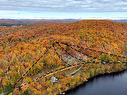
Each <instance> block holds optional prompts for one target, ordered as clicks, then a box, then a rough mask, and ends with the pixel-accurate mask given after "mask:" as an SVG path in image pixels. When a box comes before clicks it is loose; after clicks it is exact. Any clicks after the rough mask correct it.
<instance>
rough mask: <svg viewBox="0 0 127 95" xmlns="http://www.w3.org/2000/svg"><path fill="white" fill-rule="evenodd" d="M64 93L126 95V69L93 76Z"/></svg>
mask: <svg viewBox="0 0 127 95" xmlns="http://www.w3.org/2000/svg"><path fill="white" fill-rule="evenodd" d="M66 95H127V71H124V72H121V73H117V74H111V75H105V76H99V77H96V78H93V79H91V80H90V81H88V82H87V83H84V84H83V85H81V86H79V87H77V88H75V89H73V90H71V91H68V92H67V94H66Z"/></svg>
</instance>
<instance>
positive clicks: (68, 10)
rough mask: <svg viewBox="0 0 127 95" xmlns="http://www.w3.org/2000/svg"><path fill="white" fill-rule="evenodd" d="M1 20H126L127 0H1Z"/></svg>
mask: <svg viewBox="0 0 127 95" xmlns="http://www.w3.org/2000/svg"><path fill="white" fill-rule="evenodd" d="M0 18H16V19H17V18H18V19H31V18H33V19H40V18H42V19H45V18H47V19H65V18H66V19H71V18H76V19H90V18H100V19H126V18H127V0H0Z"/></svg>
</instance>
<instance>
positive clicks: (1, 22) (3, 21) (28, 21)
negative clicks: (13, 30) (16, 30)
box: [0, 19, 79, 26]
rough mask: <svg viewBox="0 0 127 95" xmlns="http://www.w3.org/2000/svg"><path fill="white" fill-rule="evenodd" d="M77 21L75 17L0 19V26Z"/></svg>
mask: <svg viewBox="0 0 127 95" xmlns="http://www.w3.org/2000/svg"><path fill="white" fill-rule="evenodd" d="M75 21H79V20H77V19H61V20H59V19H55V20H50V19H0V26H19V25H29V24H35V23H68V22H75Z"/></svg>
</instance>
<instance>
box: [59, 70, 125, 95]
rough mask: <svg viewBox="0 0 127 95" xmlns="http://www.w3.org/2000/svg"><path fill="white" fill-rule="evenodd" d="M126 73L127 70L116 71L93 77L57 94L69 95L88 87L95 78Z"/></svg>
mask: <svg viewBox="0 0 127 95" xmlns="http://www.w3.org/2000/svg"><path fill="white" fill-rule="evenodd" d="M125 71H127V68H125V69H121V70H120V71H116V72H111V73H104V74H98V75H95V76H93V77H91V78H88V79H87V81H86V80H84V81H80V82H79V83H78V84H77V85H75V87H71V88H68V89H66V90H65V91H62V93H60V94H57V95H66V94H68V93H69V92H71V91H73V90H76V89H78V88H80V87H81V86H84V85H86V84H87V83H88V82H90V81H92V80H94V79H95V78H99V77H104V76H112V75H118V74H120V73H123V72H125Z"/></svg>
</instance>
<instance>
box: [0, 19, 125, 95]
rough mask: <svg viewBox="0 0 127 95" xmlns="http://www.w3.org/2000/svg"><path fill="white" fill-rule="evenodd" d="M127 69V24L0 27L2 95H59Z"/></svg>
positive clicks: (85, 22)
mask: <svg viewBox="0 0 127 95" xmlns="http://www.w3.org/2000/svg"><path fill="white" fill-rule="evenodd" d="M126 68H127V23H122V22H114V21H111V20H81V21H74V22H62V21H60V22H59V21H54V22H41V21H40V22H38V23H37V22H36V23H30V24H25V25H20V24H19V25H18V26H14V25H13V24H12V25H11V26H10V25H9V26H0V94H1V95H4V94H5V95H59V94H62V93H63V94H64V92H66V91H67V90H69V89H72V88H75V87H76V86H78V85H80V84H82V83H84V82H87V81H89V79H90V78H91V77H94V76H97V75H100V74H106V73H113V72H119V71H123V70H125V69H126Z"/></svg>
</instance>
